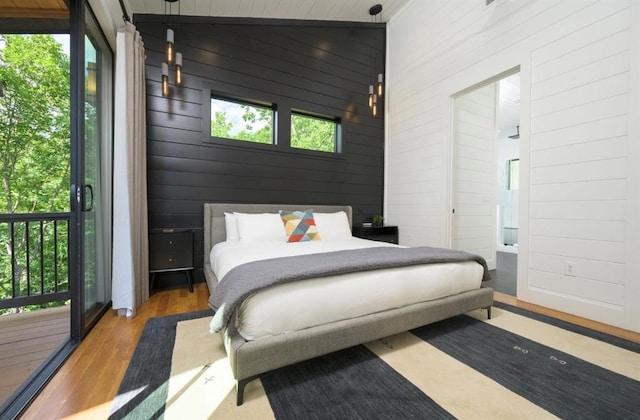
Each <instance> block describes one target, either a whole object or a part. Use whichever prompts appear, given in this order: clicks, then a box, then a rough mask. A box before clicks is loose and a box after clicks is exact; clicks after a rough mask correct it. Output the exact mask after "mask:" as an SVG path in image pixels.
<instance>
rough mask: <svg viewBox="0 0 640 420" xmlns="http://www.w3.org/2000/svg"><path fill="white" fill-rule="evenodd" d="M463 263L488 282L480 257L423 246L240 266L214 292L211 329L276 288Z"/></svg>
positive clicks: (266, 261) (343, 252)
mask: <svg viewBox="0 0 640 420" xmlns="http://www.w3.org/2000/svg"><path fill="white" fill-rule="evenodd" d="M463 261H476V262H478V263H479V264H481V265H482V267H483V268H484V275H483V277H482V281H486V280H489V279H490V276H489V270H488V269H487V263H486V261H485V260H484V258H482V257H480V256H479V255H475V254H469V253H467V252H462V251H456V250H452V249H445V248H431V247H426V246H425V247H414V248H395V247H376V248H364V249H352V250H343V251H335V252H326V253H321V254H310V255H298V256H293V257H282V258H273V259H268V260H261V261H254V262H250V263H247V264H242V265H239V266H237V267H235V268H233V269H232V270H231V271H229V272H228V273H227V274H226V275H225V276H224V278H223V279H222V280H223V281H221V282H220V283H219V284H218V285H217V286H216V288H215V290H214V291H213V295H212V297H211V300H210V302H211V303H212V305H213V309H214V310H215V315H214V317H213V321H212V322H211V328H210V329H211V332H219V331H221V330H222V329H223V328H225V327H226V326H227V324H228V323H229V320H230V319H231V315H232V314H233V311H235V309H236V307H237V306H238V305H240V303H242V301H243V300H244V299H246V298H247V297H249V296H250V295H252V294H253V293H255V292H256V291H258V290H260V289H264V288H266V287H269V286H273V285H276V284H282V283H289V282H292V281H298V280H305V279H311V278H316V277H326V276H333V275H339V274H347V273H355V272H360V271H370V270H377V269H382V268H393V267H406V266H411V265H419V264H434V263H449V262H463Z"/></svg>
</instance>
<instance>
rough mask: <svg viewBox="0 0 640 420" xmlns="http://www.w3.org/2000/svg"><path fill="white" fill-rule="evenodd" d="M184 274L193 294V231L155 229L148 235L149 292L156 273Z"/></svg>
mask: <svg viewBox="0 0 640 420" xmlns="http://www.w3.org/2000/svg"><path fill="white" fill-rule="evenodd" d="M175 271H182V272H184V274H185V276H186V277H187V283H188V284H189V291H190V292H193V279H192V277H191V272H192V271H193V231H192V230H184V229H157V230H152V231H151V233H149V273H151V285H150V290H153V285H154V283H155V280H156V275H157V274H158V273H169V272H175Z"/></svg>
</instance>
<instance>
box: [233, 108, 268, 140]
mask: <svg viewBox="0 0 640 420" xmlns="http://www.w3.org/2000/svg"><path fill="white" fill-rule="evenodd" d="M241 107H242V109H243V110H244V114H242V120H243V121H244V124H245V126H244V129H243V130H241V131H240V132H239V133H238V134H237V137H238V138H240V139H244V140H249V141H252V142H255V143H265V144H271V143H273V136H272V131H273V123H272V121H271V120H272V119H273V111H272V110H270V109H268V108H256V107H249V106H246V105H242V106H241ZM257 127H260V128H257Z"/></svg>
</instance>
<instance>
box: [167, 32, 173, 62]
mask: <svg viewBox="0 0 640 420" xmlns="http://www.w3.org/2000/svg"><path fill="white" fill-rule="evenodd" d="M167 64H173V29H167Z"/></svg>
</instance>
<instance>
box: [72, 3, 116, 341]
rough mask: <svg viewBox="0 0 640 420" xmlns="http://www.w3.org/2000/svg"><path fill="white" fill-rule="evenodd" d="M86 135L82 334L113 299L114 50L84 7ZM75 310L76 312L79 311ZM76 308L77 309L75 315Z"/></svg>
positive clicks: (81, 159)
mask: <svg viewBox="0 0 640 420" xmlns="http://www.w3.org/2000/svg"><path fill="white" fill-rule="evenodd" d="M83 51H84V66H83V71H84V74H83V75H84V84H83V88H84V94H83V96H84V109H83V110H82V111H84V121H83V123H84V124H83V126H84V128H83V132H84V135H83V136H81V137H80V139H81V140H82V144H80V145H79V148H78V151H79V152H80V153H79V154H78V159H77V162H78V169H79V171H78V176H79V178H80V180H79V182H78V183H77V184H76V185H77V186H78V187H77V195H78V198H79V203H78V206H77V208H76V211H77V216H78V218H79V221H80V223H79V227H80V228H81V232H78V235H80V236H81V243H82V253H81V255H82V262H81V264H80V270H81V273H79V274H80V275H81V276H82V277H83V281H82V282H80V284H81V285H82V287H81V288H82V290H81V293H79V294H78V295H77V296H81V301H80V302H79V304H80V305H81V308H82V311H81V314H82V315H81V317H82V320H81V329H82V332H81V335H82V336H84V335H85V334H86V333H87V332H88V330H89V329H90V328H91V327H92V326H93V324H95V322H96V321H97V320H98V319H99V316H100V315H101V314H102V313H103V312H104V310H105V309H106V306H107V305H108V304H109V302H110V301H111V265H110V261H111V186H110V184H111V182H110V181H111V176H110V173H111V159H112V153H111V150H112V143H113V142H112V123H111V121H112V101H111V98H112V91H113V89H112V69H113V63H112V53H111V50H110V49H109V46H108V44H107V43H106V41H105V39H104V36H103V34H102V33H101V31H100V29H99V27H98V25H97V23H96V21H95V18H94V17H93V14H92V13H91V11H90V10H85V35H84V49H83ZM78 312H79V311H78ZM78 312H76V313H78Z"/></svg>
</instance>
